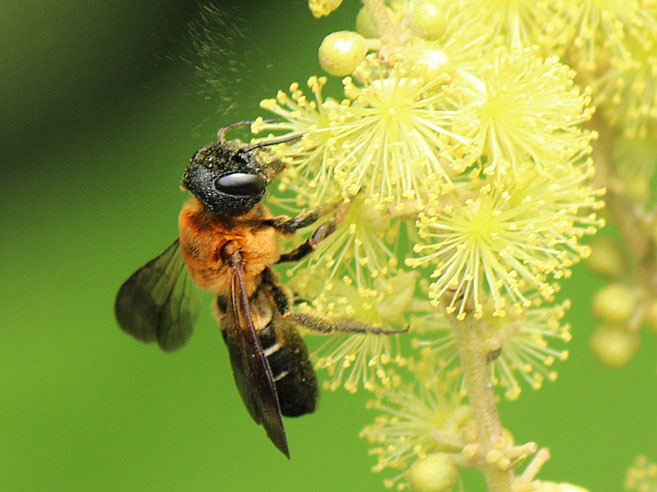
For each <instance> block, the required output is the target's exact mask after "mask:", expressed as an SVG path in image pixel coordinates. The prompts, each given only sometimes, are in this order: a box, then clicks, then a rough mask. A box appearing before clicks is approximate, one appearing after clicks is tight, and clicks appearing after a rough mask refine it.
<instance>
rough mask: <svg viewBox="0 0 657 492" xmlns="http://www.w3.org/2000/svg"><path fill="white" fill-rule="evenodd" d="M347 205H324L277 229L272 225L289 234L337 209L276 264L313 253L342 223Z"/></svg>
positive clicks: (286, 222)
mask: <svg viewBox="0 0 657 492" xmlns="http://www.w3.org/2000/svg"><path fill="white" fill-rule="evenodd" d="M348 205H349V204H341V205H337V204H333V205H325V206H322V207H317V208H315V209H313V210H310V211H308V212H306V213H303V214H301V215H299V216H297V217H295V218H294V219H289V220H287V221H284V222H280V223H279V226H278V227H277V226H276V225H274V226H273V227H276V228H277V229H278V230H281V232H287V233H290V234H291V233H293V232H295V231H296V230H297V229H300V228H302V227H306V226H309V225H311V224H313V223H314V222H316V221H317V219H319V217H321V216H322V215H324V214H326V213H328V212H331V211H333V210H335V209H336V208H337V209H338V210H337V212H336V213H335V214H334V215H333V216H332V217H331V218H330V219H329V220H327V221H326V222H323V223H322V224H320V226H319V227H318V228H317V229H315V232H313V233H312V235H311V236H310V237H309V238H308V239H306V241H304V242H303V243H301V244H300V245H299V246H297V247H296V248H294V249H293V250H292V251H289V252H287V253H283V254H282V255H281V257H280V258H279V260H278V261H277V262H276V263H285V262H288V261H298V260H300V259H302V258H304V257H306V256H307V255H309V254H310V253H312V252H313V251H315V249H317V245H318V244H319V243H320V242H322V241H323V240H324V239H326V238H327V237H328V236H330V235H331V234H332V233H333V231H335V228H336V227H337V226H338V224H339V223H340V222H342V219H343V218H344V216H345V215H346V213H347V210H348ZM274 220H276V219H274Z"/></svg>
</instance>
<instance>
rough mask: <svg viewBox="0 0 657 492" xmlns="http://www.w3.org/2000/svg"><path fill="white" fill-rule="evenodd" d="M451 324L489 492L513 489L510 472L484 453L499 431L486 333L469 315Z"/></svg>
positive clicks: (498, 418)
mask: <svg viewBox="0 0 657 492" xmlns="http://www.w3.org/2000/svg"><path fill="white" fill-rule="evenodd" d="M453 326H454V340H455V342H456V346H457V349H458V353H459V358H460V363H461V370H462V371H463V380H464V384H465V389H466V391H467V392H468V398H469V400H470V406H471V408H472V416H473V418H474V421H475V425H476V427H477V441H478V443H479V445H480V446H481V453H480V456H481V457H482V463H481V466H480V468H481V471H482V473H483V474H484V477H485V478H486V484H487V485H488V490H489V492H512V490H513V487H512V484H513V479H514V475H513V472H511V471H503V470H500V469H499V468H498V467H497V466H495V465H494V464H492V463H489V462H487V461H486V456H487V455H488V453H489V451H491V450H492V449H493V445H494V443H495V441H496V440H497V439H499V437H500V435H501V431H502V426H501V424H500V417H499V414H498V412H497V406H496V404H495V394H494V392H493V386H492V384H491V382H490V379H489V377H488V375H489V368H488V363H487V361H486V355H487V354H486V344H485V340H486V335H485V334H484V332H483V330H482V329H481V325H480V324H479V323H478V322H477V320H474V319H473V318H472V315H470V316H469V317H468V318H467V320H465V321H456V320H455V321H454V323H453Z"/></svg>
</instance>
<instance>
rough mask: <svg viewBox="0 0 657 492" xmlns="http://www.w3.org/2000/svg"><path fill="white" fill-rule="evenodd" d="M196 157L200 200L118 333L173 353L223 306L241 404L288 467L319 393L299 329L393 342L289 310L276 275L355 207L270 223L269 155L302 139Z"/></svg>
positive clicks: (190, 177) (122, 308) (125, 302)
mask: <svg viewBox="0 0 657 492" xmlns="http://www.w3.org/2000/svg"><path fill="white" fill-rule="evenodd" d="M251 123H252V122H250V121H240V122H237V123H233V124H231V125H229V126H227V127H224V128H222V129H220V130H219V132H218V134H217V137H218V141H217V142H216V143H214V144H211V145H208V146H206V147H203V148H202V149H200V150H198V151H197V152H196V153H195V154H194V155H193V156H192V158H191V159H190V163H189V165H188V166H187V169H186V170H185V172H184V175H183V189H185V190H188V191H189V192H191V194H192V197H191V198H190V199H189V200H188V201H187V202H186V203H185V204H184V206H183V208H182V211H181V212H180V216H179V219H178V232H179V236H178V238H177V239H176V240H175V241H174V242H173V243H172V244H171V245H170V246H169V247H168V248H167V249H166V250H165V251H164V252H163V253H162V254H161V255H159V256H158V257H156V258H154V259H152V260H151V261H149V262H148V263H146V264H145V265H144V266H142V267H141V268H140V269H139V270H137V271H136V272H135V273H134V274H133V275H132V276H130V278H128V280H126V282H125V283H124V284H123V285H122V286H121V288H120V289H119V292H118V294H117V297H116V303H115V314H116V318H117V321H118V323H119V325H120V327H121V328H122V329H123V330H124V331H126V332H127V333H129V334H130V335H132V336H133V337H135V338H137V339H138V340H141V341H142V342H157V343H158V344H159V346H160V348H162V349H163V350H165V351H173V350H177V349H179V348H181V347H182V346H183V345H185V344H186V343H187V341H188V340H189V338H190V336H191V334H192V331H193V329H194V325H195V324H196V322H197V320H198V313H199V310H200V292H199V289H197V288H196V286H198V287H201V289H203V290H205V291H207V292H210V293H211V294H213V295H214V296H216V297H215V299H214V301H213V303H212V310H213V314H214V316H215V318H216V319H217V321H218V322H219V325H220V327H221V333H222V335H223V339H224V341H225V343H226V346H227V347H228V353H229V357H230V362H231V366H232V370H233V376H234V379H235V384H236V385H237V389H238V391H239V394H240V396H241V398H242V400H243V402H244V405H245V406H246V408H247V410H248V411H249V414H250V415H251V417H252V418H253V420H254V421H255V422H256V423H258V424H261V425H263V426H264V428H265V431H266V433H267V435H268V436H269V439H270V440H271V441H272V442H273V443H274V445H275V446H276V447H277V448H278V449H279V450H280V451H281V452H282V453H283V454H285V456H287V457H288V458H289V457H290V453H289V448H288V444H287V437H286V435H285V428H284V426H283V421H282V416H286V417H296V416H300V415H305V414H308V413H312V412H314V411H315V408H316V406H317V400H318V397H319V390H318V386H317V379H316V377H315V373H314V370H313V367H312V364H311V362H310V359H309V355H308V349H307V348H306V345H305V344H304V342H303V340H302V339H301V336H300V335H299V333H298V332H297V329H296V326H297V325H300V326H304V327H306V328H307V329H309V330H312V331H314V332H318V333H323V334H328V333H333V332H349V333H375V334H386V335H387V334H393V333H400V332H402V331H406V329H402V330H394V329H385V328H381V327H376V326H371V325H368V324H366V323H360V322H358V321H355V320H350V319H331V318H324V317H322V316H319V315H313V314H308V313H298V312H295V311H294V310H292V308H291V296H290V294H289V292H288V290H287V288H285V287H284V286H283V285H282V284H281V283H280V281H279V278H278V275H277V274H276V273H275V271H274V270H273V269H272V265H274V264H277V263H285V262H293V261H298V260H300V259H302V258H304V257H305V256H306V255H308V254H310V253H311V252H312V251H313V250H314V249H315V248H316V247H317V245H318V244H319V243H320V242H321V241H322V240H324V239H325V238H326V237H328V236H329V235H330V234H331V233H332V232H333V231H334V230H335V228H336V226H337V224H338V223H339V222H340V220H342V218H343V217H344V215H345V213H346V207H348V205H345V204H341V205H325V206H320V207H317V208H315V209H311V210H309V211H306V212H304V213H301V214H300V215H298V216H297V217H294V218H290V217H287V216H277V217H274V216H272V214H271V212H270V211H269V210H268V208H267V207H266V206H265V205H264V204H263V203H262V200H263V198H264V195H265V193H266V191H267V188H268V186H269V184H270V183H271V182H272V180H273V179H274V177H275V176H276V175H277V173H278V172H279V171H280V170H281V168H282V164H281V162H280V161H279V160H277V159H275V158H273V156H272V154H271V153H270V152H267V150H266V149H263V147H266V146H270V145H275V144H280V143H284V142H288V141H291V140H294V139H298V138H300V137H301V135H291V136H286V137H280V138H278V139H272V140H268V141H263V142H259V143H256V144H252V145H245V144H243V143H242V142H240V141H239V140H226V132H227V131H228V130H229V129H231V128H234V127H237V126H242V125H249V124H251ZM327 214H328V215H330V218H329V219H328V220H326V221H325V222H323V223H322V224H321V225H319V226H318V227H317V228H316V229H315V231H314V232H313V233H312V234H311V235H310V237H309V238H308V239H307V240H306V241H304V242H303V243H301V244H300V245H299V246H297V247H296V248H294V249H293V250H291V251H289V252H286V253H281V251H280V248H279V236H281V235H285V236H291V235H293V234H294V233H295V232H296V231H297V230H298V229H300V228H303V227H308V226H310V225H312V224H314V223H315V222H317V221H318V220H319V218H320V217H322V216H324V215H327Z"/></svg>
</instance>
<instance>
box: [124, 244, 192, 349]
mask: <svg viewBox="0 0 657 492" xmlns="http://www.w3.org/2000/svg"><path fill="white" fill-rule="evenodd" d="M200 305H201V296H200V292H199V289H198V288H197V287H196V285H194V282H193V281H192V279H191V278H190V276H189V275H188V274H187V271H186V268H185V260H184V258H183V256H182V254H181V251H180V241H179V240H178V239H176V240H175V241H174V242H173V244H171V246H169V247H168V248H167V249H166V250H165V251H164V253H162V254H161V255H160V256H158V257H157V258H154V259H152V260H151V261H149V262H148V263H146V264H145V265H144V266H143V267H141V268H140V269H139V270H137V271H136V272H135V273H133V274H132V275H131V276H130V278H129V279H128V280H126V281H125V282H124V284H123V285H122V286H121V288H120V289H119V293H118V294H117V295H116V303H115V304H114V312H115V314H116V319H117V320H118V322H119V325H120V326H121V328H122V329H123V330H124V331H126V332H128V333H130V334H131V335H132V336H134V337H135V338H137V339H138V340H141V341H142V342H155V341H157V343H158V344H159V345H160V347H161V348H162V350H166V351H171V350H176V349H179V348H180V347H182V346H183V345H185V343H187V340H189V337H190V336H191V335H192V331H193V330H194V325H195V324H196V321H197V320H198V314H199V309H200Z"/></svg>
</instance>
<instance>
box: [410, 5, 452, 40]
mask: <svg viewBox="0 0 657 492" xmlns="http://www.w3.org/2000/svg"><path fill="white" fill-rule="evenodd" d="M410 24H411V30H412V31H413V33H415V34H416V35H417V36H420V37H421V38H424V39H438V38H439V37H440V36H442V35H443V32H445V15H444V13H443V11H442V9H441V8H440V6H439V5H438V4H437V2H435V1H433V0H421V1H420V2H417V3H416V4H415V6H414V7H413V10H412V12H411V18H410Z"/></svg>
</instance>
